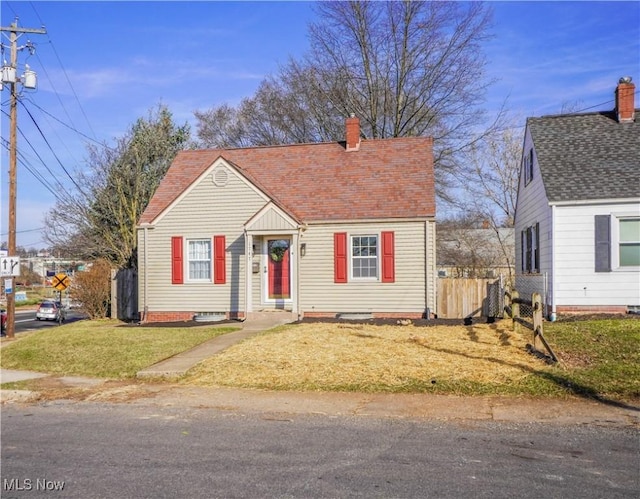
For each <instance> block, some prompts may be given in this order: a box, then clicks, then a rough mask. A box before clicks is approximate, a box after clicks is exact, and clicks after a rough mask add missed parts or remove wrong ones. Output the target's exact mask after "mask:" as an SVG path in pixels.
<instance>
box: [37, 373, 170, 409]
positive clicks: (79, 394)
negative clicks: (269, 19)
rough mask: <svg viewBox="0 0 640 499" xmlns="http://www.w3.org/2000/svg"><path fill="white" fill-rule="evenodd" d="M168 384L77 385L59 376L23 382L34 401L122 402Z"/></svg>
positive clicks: (115, 382)
mask: <svg viewBox="0 0 640 499" xmlns="http://www.w3.org/2000/svg"><path fill="white" fill-rule="evenodd" d="M167 386H168V385H154V384H146V383H138V382H136V381H134V380H109V381H105V382H103V383H99V384H95V385H90V386H86V385H84V386H78V385H74V384H71V385H70V384H68V383H67V382H65V381H64V379H63V378H61V377H55V376H49V377H46V378H38V379H35V380H32V381H30V382H29V383H27V384H25V388H27V389H28V390H30V391H33V392H35V393H36V394H37V397H36V398H35V399H34V401H36V402H48V401H53V400H72V401H77V402H82V401H94V402H96V401H99V402H114V403H122V402H129V401H134V400H139V399H142V398H149V397H154V396H155V395H156V394H157V393H158V392H159V391H160V390H164V389H166V388H167Z"/></svg>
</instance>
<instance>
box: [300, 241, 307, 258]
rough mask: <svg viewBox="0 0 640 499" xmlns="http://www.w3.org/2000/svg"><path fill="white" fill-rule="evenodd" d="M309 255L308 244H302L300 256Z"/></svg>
mask: <svg viewBox="0 0 640 499" xmlns="http://www.w3.org/2000/svg"><path fill="white" fill-rule="evenodd" d="M306 254H307V243H302V244H301V245H300V256H304V255H306Z"/></svg>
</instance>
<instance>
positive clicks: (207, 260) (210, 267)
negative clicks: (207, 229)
mask: <svg viewBox="0 0 640 499" xmlns="http://www.w3.org/2000/svg"><path fill="white" fill-rule="evenodd" d="M192 243H207V245H208V258H192V257H191V244H192ZM185 244H186V246H187V247H186V256H187V257H186V258H185V265H186V269H185V270H186V272H185V273H186V276H187V279H186V280H187V282H212V281H213V243H212V241H211V238H205V237H203V238H191V239H187V240H186V242H185ZM194 256H197V257H201V256H203V255H194ZM197 262H205V263H208V273H209V276H208V277H194V275H195V272H194V273H192V268H191V263H197Z"/></svg>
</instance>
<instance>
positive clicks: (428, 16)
mask: <svg viewBox="0 0 640 499" xmlns="http://www.w3.org/2000/svg"><path fill="white" fill-rule="evenodd" d="M315 8H316V11H317V14H318V21H317V22H315V23H313V24H311V25H310V27H309V35H310V41H311V48H310V52H309V53H308V54H307V55H306V57H304V58H303V59H302V60H300V61H295V60H291V61H289V62H288V64H286V65H285V66H284V67H283V68H281V69H280V71H279V73H278V74H277V75H276V76H274V77H272V78H269V79H267V80H265V82H263V84H262V85H261V87H260V88H259V90H258V92H257V93H256V95H255V96H254V97H252V98H250V99H245V100H244V101H243V102H242V103H241V104H240V106H239V107H238V108H231V107H229V106H226V105H222V106H219V107H217V108H213V109H212V110H210V111H204V112H201V111H198V112H196V117H197V119H198V125H197V133H198V137H199V138H200V140H201V141H202V143H203V145H205V146H207V147H229V146H235V147H243V146H247V145H264V144H280V143H285V142H287V143H291V142H311V141H322V140H342V139H343V138H344V135H343V130H344V125H343V124H344V119H345V117H347V116H349V115H350V114H351V113H355V114H356V115H357V116H358V117H359V118H360V120H361V126H362V134H363V136H364V138H387V137H404V136H423V135H430V136H433V137H434V139H435V149H436V150H435V163H436V175H437V176H438V186H439V189H440V192H439V194H440V196H441V198H447V193H446V187H447V186H450V185H452V183H453V180H454V178H455V176H454V175H455V174H456V173H457V171H458V168H459V165H460V161H459V160H460V152H461V151H465V150H467V149H468V148H469V146H470V145H472V144H473V143H474V142H475V141H476V140H477V138H478V136H481V135H482V134H483V133H484V132H482V131H479V130H482V129H483V123H484V120H485V118H486V117H485V116H484V114H483V112H482V110H481V108H480V105H481V104H482V102H483V99H484V95H485V91H486V88H487V86H488V84H489V81H488V80H487V79H486V77H485V64H486V63H485V59H484V57H483V55H482V43H483V42H484V41H485V40H486V39H487V38H488V36H489V35H488V30H489V24H490V12H489V10H488V9H487V7H485V6H484V5H483V4H481V3H477V2H469V3H460V2H415V1H401V2H400V1H398V2H364V1H349V2H346V1H345V2H318V3H317V4H315ZM216 119H217V121H215V120H216ZM484 128H486V127H484ZM238 131H240V133H236V132H238Z"/></svg>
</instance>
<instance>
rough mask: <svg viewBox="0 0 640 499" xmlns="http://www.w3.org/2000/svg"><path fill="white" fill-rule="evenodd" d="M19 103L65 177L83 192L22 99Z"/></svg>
mask: <svg viewBox="0 0 640 499" xmlns="http://www.w3.org/2000/svg"><path fill="white" fill-rule="evenodd" d="M19 102H20V104H22V107H23V108H24V110H25V111H26V112H27V114H28V115H29V117H30V118H31V121H33V124H34V125H35V126H36V128H37V129H38V132H40V135H41V136H42V138H43V139H44V141H45V143H46V144H47V147H49V150H50V151H51V153H52V154H53V156H54V157H55V158H56V161H57V162H58V164H59V165H60V166H61V167H62V169H63V170H64V172H65V173H66V174H67V177H69V178H70V179H71V182H73V185H75V186H76V188H77V189H78V192H80V193H81V194H84V191H83V190H82V187H80V185H79V184H78V183H77V182H76V179H74V178H73V177H72V176H71V174H70V173H69V171H68V170H67V169H66V168H65V166H64V165H63V164H62V161H60V158H58V155H57V154H56V152H55V151H54V150H53V147H51V144H50V143H49V141H48V140H47V138H46V137H45V136H44V133H43V132H42V130H41V129H40V125H38V122H37V121H36V119H35V118H34V117H33V115H32V114H31V111H29V108H28V107H27V106H25V104H24V102H22V100H20V101H19Z"/></svg>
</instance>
